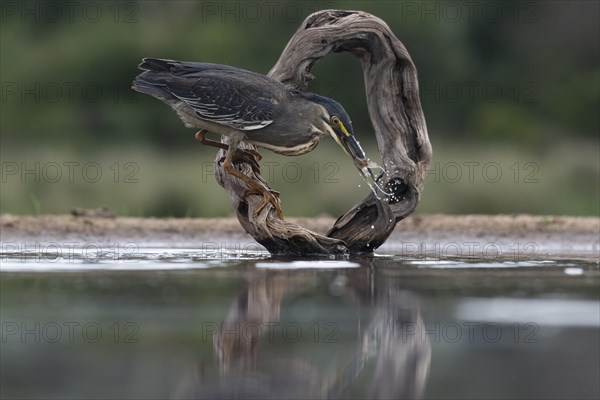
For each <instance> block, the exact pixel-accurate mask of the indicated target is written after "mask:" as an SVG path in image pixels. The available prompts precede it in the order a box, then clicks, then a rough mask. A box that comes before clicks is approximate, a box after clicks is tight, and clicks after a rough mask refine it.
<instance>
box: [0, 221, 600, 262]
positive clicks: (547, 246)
mask: <svg viewBox="0 0 600 400" xmlns="http://www.w3.org/2000/svg"><path fill="white" fill-rule="evenodd" d="M289 220H290V221H292V222H294V223H297V224H299V225H302V226H304V227H306V228H308V229H311V230H313V231H315V232H319V233H325V232H326V231H327V230H328V229H329V227H331V226H332V225H333V223H334V222H335V219H334V218H329V217H319V218H292V217H290V218H289ZM0 232H1V241H2V242H3V243H6V242H26V243H31V242H40V243H49V242H66V241H74V242H76V243H86V242H91V241H94V242H97V243H114V242H124V241H128V242H135V243H136V244H138V245H140V246H141V247H153V246H159V247H165V246H170V247H193V248H203V247H207V246H214V244H218V245H219V247H227V248H236V247H243V246H249V245H253V246H254V245H255V247H257V248H260V246H259V245H258V244H256V243H255V242H254V240H253V239H252V237H250V236H249V235H247V234H246V233H245V232H244V231H243V230H242V228H241V226H240V225H239V223H238V221H237V219H235V218H194V219H192V218H160V219H159V218H128V217H127V218H126V217H113V216H111V215H109V214H103V213H93V212H90V213H79V214H78V215H44V216H17V215H10V214H3V215H0ZM515 246H516V247H515ZM519 246H522V247H523V248H524V249H527V248H529V249H532V248H534V249H535V253H534V254H533V255H539V256H544V257H546V258H548V257H549V258H585V259H587V260H593V261H597V260H598V259H599V256H598V252H599V251H600V218H596V217H566V216H533V215H493V216H492V215H460V216H456V215H415V216H411V217H408V218H407V219H405V220H404V221H401V222H400V223H398V225H397V226H396V229H395V231H394V233H393V235H392V236H391V237H390V239H389V240H388V242H386V244H384V246H382V247H381V248H380V249H379V250H378V253H379V252H383V253H388V254H398V253H399V252H400V253H403V254H405V253H406V252H407V251H409V252H413V253H415V255H418V254H417V253H419V252H421V253H422V252H433V253H435V252H438V253H439V252H442V253H443V252H444V248H447V249H448V250H447V251H446V252H445V253H443V254H444V255H452V254H451V251H453V250H452V248H458V250H457V252H461V250H460V248H461V247H462V248H468V249H471V250H473V249H477V248H480V249H481V251H483V250H484V249H487V250H486V251H487V253H489V252H490V251H492V250H494V249H495V248H498V249H500V250H499V251H502V250H504V251H505V254H507V253H508V252H509V249H510V248H512V249H515V248H519ZM419 249H420V250H419ZM423 249H424V250H423ZM496 252H498V251H496ZM526 253H527V252H526V251H525V252H524V253H523V254H526ZM457 255H460V254H457ZM475 255H476V254H475ZM530 255H531V254H530Z"/></svg>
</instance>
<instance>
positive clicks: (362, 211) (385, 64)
mask: <svg viewBox="0 0 600 400" xmlns="http://www.w3.org/2000/svg"><path fill="white" fill-rule="evenodd" d="M343 51H347V52H351V53H352V54H354V56H356V57H357V58H358V59H359V61H360V63H361V65H362V68H363V77H364V81H365V90H366V93H367V105H368V109H369V115H370V118H371V122H372V124H373V127H374V129H375V135H376V138H377V145H378V149H379V153H380V155H381V159H382V161H383V164H384V167H385V169H386V170H387V174H385V175H384V176H381V177H380V178H379V180H378V183H379V185H380V186H382V187H384V188H385V191H386V192H388V193H392V194H393V195H392V196H381V198H377V197H376V196H375V195H374V194H373V193H371V194H369V196H367V197H366V198H365V199H364V200H363V201H362V202H360V203H358V204H356V205H355V206H354V207H352V209H351V210H349V211H348V212H346V213H345V214H344V215H342V216H341V217H340V218H339V219H338V220H337V221H336V223H335V224H334V226H333V227H332V228H331V229H330V231H329V232H328V234H327V236H322V235H318V234H316V233H314V232H311V231H308V230H306V229H304V228H302V227H300V226H298V225H295V224H292V223H289V222H287V221H281V220H279V219H278V218H277V215H276V212H275V211H274V210H273V209H272V207H271V206H270V205H267V207H265V209H264V210H263V211H262V212H261V213H260V214H258V215H256V214H255V211H256V210H258V209H259V208H260V205H261V204H262V197H260V196H249V197H247V198H244V197H243V193H244V191H245V189H246V188H245V187H244V186H242V185H241V184H240V182H239V181H238V180H237V179H235V178H234V177H232V176H230V175H228V174H227V173H226V172H225V171H224V170H223V168H222V167H221V166H220V165H219V164H218V160H219V159H221V157H223V152H222V151H221V152H219V154H218V155H217V158H216V160H215V162H216V163H217V166H216V167H217V168H216V176H217V180H218V182H219V184H220V185H221V186H223V187H224V188H225V190H226V191H227V192H228V193H229V195H230V198H231V201H232V203H233V206H234V207H235V209H236V213H237V217H238V219H239V221H240V223H241V224H242V226H243V228H244V229H245V230H246V232H248V233H249V234H251V235H252V236H253V237H254V238H255V239H256V241H258V242H259V243H261V244H262V245H263V246H265V247H266V248H267V250H269V251H270V252H271V253H273V254H301V255H315V254H343V253H346V252H348V251H349V252H351V253H361V252H372V251H373V250H375V249H376V248H377V247H379V246H380V245H381V244H383V243H384V242H385V240H386V239H387V238H388V237H389V235H390V234H391V233H392V231H393V229H394V227H395V226H396V223H397V222H398V221H400V220H402V219H404V218H405V217H406V216H407V215H409V214H410V213H412V212H413V211H414V209H415V207H416V206H417V203H418V202H419V198H420V194H421V191H422V190H423V185H424V182H425V177H426V175H427V170H428V167H429V163H430V161H431V144H430V142H429V138H428V135H427V128H426V125H425V118H424V116H423V111H422V109H421V103H420V100H419V87H418V81H417V72H416V68H415V66H414V64H413V62H412V60H411V58H410V56H409V54H408V51H407V50H406V48H405V47H404V45H403V44H402V43H401V42H400V41H399V40H398V39H397V38H396V37H395V36H394V34H393V32H392V31H391V30H390V28H389V27H388V26H387V24H386V23H385V22H383V21H382V20H381V19H379V18H377V17H375V16H373V15H370V14H367V13H364V12H360V11H340V10H323V11H318V12H316V13H314V14H312V15H310V16H309V17H307V18H306V19H305V20H304V22H303V23H302V25H301V26H300V28H299V29H298V30H297V31H296V33H295V34H294V36H292V38H291V39H290V41H289V42H288V44H287V46H286V48H285V49H284V50H283V52H282V53H281V56H280V57H279V60H278V61H277V63H276V64H275V66H274V67H273V68H272V69H271V71H270V72H269V76H271V77H273V78H275V79H277V80H279V81H281V82H283V83H284V84H286V85H288V86H290V87H292V88H295V89H299V90H304V89H306V87H307V84H308V82H309V80H310V79H312V78H313V76H312V75H311V74H310V69H311V68H312V66H313V65H314V63H315V62H317V61H318V60H319V59H321V58H323V57H324V56H326V55H327V54H329V53H332V52H343ZM342 103H343V101H342ZM223 140H224V141H226V140H227V139H226V138H224V139H223ZM242 147H243V148H251V149H254V146H251V145H248V144H246V143H244V144H242ZM238 168H240V170H241V171H242V172H243V173H245V174H247V175H248V176H250V177H252V178H254V179H255V180H256V181H258V182H262V183H263V184H264V185H265V186H266V187H268V185H267V183H266V182H265V181H264V180H263V179H262V177H260V175H259V174H257V173H254V172H253V171H252V169H251V168H250V167H249V166H248V165H245V164H242V165H239V166H238Z"/></svg>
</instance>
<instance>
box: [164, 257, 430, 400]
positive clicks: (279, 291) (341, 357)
mask: <svg viewBox="0 0 600 400" xmlns="http://www.w3.org/2000/svg"><path fill="white" fill-rule="evenodd" d="M319 279H321V280H322V275H319ZM319 279H318V278H317V274H316V273H315V272H314V271H306V270H305V271H285V272H284V271H274V270H259V269H254V270H252V271H251V272H250V273H249V275H248V276H247V278H246V282H245V284H244V286H243V287H242V288H241V289H240V291H239V293H238V295H237V297H236V298H235V300H234V301H233V304H232V305H231V308H230V309H229V311H228V313H227V315H226V316H225V318H224V320H223V322H222V323H220V324H219V325H218V328H217V329H216V330H215V332H214V334H213V347H214V353H215V361H214V362H215V363H216V365H215V366H216V367H217V368H216V369H217V370H218V376H217V377H209V376H208V374H205V373H204V371H203V369H202V368H201V369H200V370H199V371H198V374H197V375H196V376H195V377H194V379H193V380H187V381H186V382H184V383H182V385H181V386H180V388H179V390H178V392H177V393H176V395H175V397H177V398H213V399H215V398H219V399H220V398H222V399H230V398H240V399H248V398H253V399H255V398H256V399H258V398H260V399H280V398H306V399H330V398H348V397H357V396H358V397H360V398H364V397H367V398H373V399H381V398H385V399H387V398H390V399H391V398H393V399H413V398H420V397H421V396H422V394H423V392H424V388H425V383H426V379H427V375H428V371H429V363H430V358H431V347H430V344H429V342H428V341H427V339H426V337H424V336H423V335H420V334H414V333H415V332H424V331H425V329H424V324H423V321H422V318H421V314H420V311H419V304H418V300H417V298H416V297H415V296H414V295H412V294H411V293H410V292H407V291H403V290H401V289H400V288H399V287H397V286H396V285H397V283H396V284H394V283H393V281H395V280H391V279H385V276H384V275H383V274H382V273H377V272H374V270H373V269H371V268H357V269H347V270H341V271H339V272H338V273H337V274H336V276H335V277H334V278H333V279H332V281H331V285H330V288H331V290H332V291H335V292H336V294H338V295H340V296H341V299H342V300H340V301H352V302H354V303H355V304H356V305H357V308H360V312H361V314H362V313H364V314H365V315H366V316H367V318H368V319H369V320H368V322H367V323H366V324H365V323H364V321H363V323H362V324H363V326H362V327H361V326H360V324H358V325H359V326H357V327H356V332H358V337H357V340H356V341H355V342H354V341H353V343H354V344H353V345H352V346H348V343H345V344H344V345H343V346H340V347H339V348H340V349H344V350H343V351H340V352H339V353H336V354H335V358H336V360H333V362H331V363H330V364H331V365H330V364H327V363H325V364H327V365H323V364H324V363H320V364H316V363H315V362H314V361H310V360H311V358H312V359H314V357H310V356H311V355H314V354H312V353H315V352H317V353H318V352H319V351H320V350H319V349H322V347H318V346H319V345H318V344H314V343H313V342H312V341H308V344H306V343H305V344H303V347H302V349H307V348H308V352H309V354H306V355H300V354H298V353H293V352H287V351H286V347H285V346H286V344H285V343H283V344H282V343H279V342H278V343H277V346H276V348H271V347H272V343H273V342H272V341H271V340H269V335H270V334H271V333H267V332H266V330H265V327H269V326H274V325H275V324H277V323H278V322H279V321H280V319H281V318H280V317H281V316H280V307H281V303H282V300H283V299H284V297H286V298H290V297H292V296H294V295H299V294H301V292H303V291H307V290H310V289H311V288H313V287H314V286H315V285H316V284H318V283H319ZM287 320H289V318H287ZM282 345H283V347H282ZM307 346H310V347H307ZM312 346H314V347H312ZM313 348H314V350H313ZM261 355H262V356H261ZM366 366H370V367H369V368H365V367H366ZM368 371H372V372H368ZM363 375H364V376H363ZM359 379H360V380H361V381H362V382H368V383H367V384H366V387H361V388H360V390H361V391H360V392H357V386H356V385H355V383H356V382H357V381H358V380H359ZM361 385H363V386H365V384H364V383H362V384H361ZM351 393H352V395H351Z"/></svg>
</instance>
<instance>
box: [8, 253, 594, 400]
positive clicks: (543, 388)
mask: <svg viewBox="0 0 600 400" xmlns="http://www.w3.org/2000/svg"><path fill="white" fill-rule="evenodd" d="M0 268H1V275H0V276H1V280H0V285H1V286H0V289H1V291H0V300H1V303H0V304H1V315H0V319H1V323H2V330H1V334H2V339H1V358H0V368H1V370H0V371H1V372H0V385H1V389H0V391H1V393H0V394H1V395H2V398H17V397H18V398H39V397H44V398H77V399H81V398H258V399H263V398H302V399H304V398H365V397H367V398H414V397H422V398H461V399H462V398H473V399H484V398H494V399H497V398H598V396H599V395H600V389H599V383H598V382H599V381H598V376H600V367H599V364H600V350H599V343H600V303H599V293H598V291H599V268H598V264H597V263H595V262H594V263H589V262H581V261H568V260H565V261H544V260H527V261H521V262H515V261H490V260H474V259H470V260H460V259H444V260H439V259H433V260H432V259H429V260H428V259H409V258H406V257H399V256H393V255H382V256H376V257H369V258H361V259H348V260H343V261H309V260H304V261H299V260H286V259H271V258H270V257H269V256H268V255H267V254H264V253H261V252H248V251H246V252H244V256H243V257H239V256H238V255H237V253H236V252H235V251H221V252H218V253H215V252H211V253H208V252H201V251H197V250H188V249H159V248H156V249H142V250H140V251H137V252H136V253H135V254H130V253H127V252H124V251H110V250H108V251H101V252H97V253H95V254H94V255H93V256H91V255H90V254H89V253H85V252H83V251H80V250H75V251H73V252H70V253H69V254H61V255H60V256H59V257H57V256H56V254H51V253H47V252H46V253H44V252H42V253H40V252H36V251H35V250H30V251H27V252H5V253H4V254H3V255H2V262H1V263H0Z"/></svg>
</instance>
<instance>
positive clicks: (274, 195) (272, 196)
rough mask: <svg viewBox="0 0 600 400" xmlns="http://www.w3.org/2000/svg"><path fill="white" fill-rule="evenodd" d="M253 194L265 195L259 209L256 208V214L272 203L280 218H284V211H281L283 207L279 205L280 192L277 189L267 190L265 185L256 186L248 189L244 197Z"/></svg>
mask: <svg viewBox="0 0 600 400" xmlns="http://www.w3.org/2000/svg"><path fill="white" fill-rule="evenodd" d="M252 195H259V196H262V197H263V202H262V204H261V206H260V207H259V208H258V210H256V213H255V215H258V214H260V213H261V212H262V210H264V209H265V207H266V206H267V204H269V203H270V204H271V205H272V206H273V208H274V209H275V211H277V215H278V216H279V219H281V220H282V219H283V211H281V207H280V205H279V203H280V200H279V192H277V191H275V190H267V189H265V188H263V187H259V186H257V187H255V188H252V189H248V190H246V191H245V192H244V197H248V196H252Z"/></svg>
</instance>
